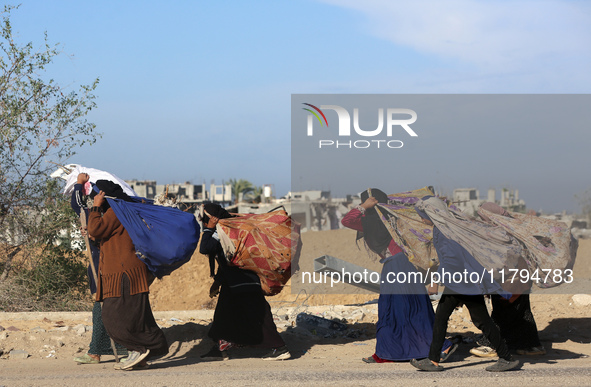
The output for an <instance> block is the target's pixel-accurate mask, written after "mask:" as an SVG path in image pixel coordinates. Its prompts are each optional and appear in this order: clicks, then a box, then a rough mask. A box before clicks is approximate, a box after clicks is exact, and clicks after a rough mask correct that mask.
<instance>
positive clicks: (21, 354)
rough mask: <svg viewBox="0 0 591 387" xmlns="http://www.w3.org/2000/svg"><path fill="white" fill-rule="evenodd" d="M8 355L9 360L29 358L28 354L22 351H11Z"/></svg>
mask: <svg viewBox="0 0 591 387" xmlns="http://www.w3.org/2000/svg"><path fill="white" fill-rule="evenodd" d="M8 355H9V357H10V360H13V359H26V358H28V357H29V353H28V352H27V351H23V350H21V349H13V350H12V351H10V353H9V354H8Z"/></svg>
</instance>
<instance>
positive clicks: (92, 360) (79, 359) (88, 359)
mask: <svg viewBox="0 0 591 387" xmlns="http://www.w3.org/2000/svg"><path fill="white" fill-rule="evenodd" d="M95 356H98V355H95ZM100 359H101V358H100V356H99V358H98V359H97V358H96V357H93V356H91V355H90V354H88V353H85V354H84V355H82V356H76V357H75V358H74V361H75V362H76V363H79V364H98V363H100V362H101V360H100Z"/></svg>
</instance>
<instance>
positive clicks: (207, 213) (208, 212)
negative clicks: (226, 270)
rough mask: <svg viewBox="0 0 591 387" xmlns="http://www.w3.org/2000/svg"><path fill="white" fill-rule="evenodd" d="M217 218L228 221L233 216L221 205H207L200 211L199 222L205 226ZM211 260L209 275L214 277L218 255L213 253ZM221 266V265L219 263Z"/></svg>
mask: <svg viewBox="0 0 591 387" xmlns="http://www.w3.org/2000/svg"><path fill="white" fill-rule="evenodd" d="M212 216H213V217H216V218H218V219H227V218H231V217H232V215H231V214H230V213H229V212H228V211H226V209H224V208H222V206H220V205H219V204H215V203H206V204H203V205H202V206H201V207H200V209H199V220H200V221H201V223H202V224H203V227H204V228H205V225H206V224H207V223H209V219H210V218H211V217H212ZM208 258H209V274H210V275H211V276H212V277H213V276H214V274H215V261H216V253H213V252H212V253H211V254H209V256H208ZM219 264H220V263H219Z"/></svg>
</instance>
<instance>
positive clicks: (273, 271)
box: [216, 210, 302, 296]
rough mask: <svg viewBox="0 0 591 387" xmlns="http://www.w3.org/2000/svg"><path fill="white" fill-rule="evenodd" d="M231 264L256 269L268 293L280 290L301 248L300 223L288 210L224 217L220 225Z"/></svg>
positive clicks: (275, 292) (222, 238)
mask: <svg viewBox="0 0 591 387" xmlns="http://www.w3.org/2000/svg"><path fill="white" fill-rule="evenodd" d="M216 229H217V232H218V235H219V236H220V242H221V244H222V248H223V249H224V253H225V255H226V258H227V259H228V262H229V263H230V264H231V265H234V266H237V267H240V268H243V269H247V270H252V271H254V272H255V273H257V274H258V276H259V278H260V279H261V287H262V289H263V292H264V293H265V295H268V296H273V295H275V294H278V293H279V292H280V291H281V289H283V286H284V285H285V283H286V282H287V281H288V280H289V278H290V277H291V266H292V262H297V260H298V258H299V255H300V252H301V247H302V243H301V239H300V225H299V223H297V222H294V221H292V219H291V217H290V216H289V215H287V212H285V211H284V210H276V211H272V212H269V213H266V214H243V215H239V216H237V217H234V218H228V219H220V221H219V222H218V224H217V226H216Z"/></svg>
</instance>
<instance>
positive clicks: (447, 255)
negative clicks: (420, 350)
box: [411, 196, 519, 372]
mask: <svg viewBox="0 0 591 387" xmlns="http://www.w3.org/2000/svg"><path fill="white" fill-rule="evenodd" d="M415 210H416V211H417V213H418V214H419V216H420V217H421V218H422V219H423V222H424V223H425V224H428V225H430V226H433V245H434V246H435V250H436V251H437V256H438V258H439V269H438V270H439V273H441V274H442V275H441V278H443V279H444V281H442V283H443V284H444V285H445V290H444V292H443V294H442V295H441V299H440V300H439V304H438V305H437V311H436V312H435V324H434V326H433V342H432V343H431V346H430V350H429V357H428V358H425V359H421V360H416V359H413V360H412V361H411V364H412V365H413V366H415V367H416V368H418V369H420V370H423V371H429V372H433V371H443V367H442V366H440V365H439V363H440V362H441V360H440V351H441V347H442V345H443V342H444V340H445V335H446V334H447V323H448V321H449V318H450V316H451V314H452V313H453V311H454V309H455V308H456V307H458V306H461V305H465V306H466V308H467V309H468V311H469V312H470V318H471V319H472V322H473V323H474V325H475V326H476V327H477V328H478V329H480V330H481V331H482V332H483V333H484V335H485V336H486V338H487V339H488V340H489V341H490V342H491V343H492V345H493V347H494V348H495V349H496V351H497V353H498V356H499V360H498V361H497V362H496V363H495V364H493V365H492V366H489V367H487V368H486V370H487V371H491V372H502V371H508V370H510V369H513V368H516V367H517V366H519V361H517V360H514V359H513V357H512V356H511V353H510V352H509V349H508V348H507V344H506V343H505V340H504V339H503V338H502V337H501V334H500V332H499V329H498V328H497V326H496V325H495V323H494V322H493V320H492V319H491V317H490V315H489V314H488V310H487V309H486V304H485V303H484V296H483V294H490V293H501V294H505V295H506V293H505V292H504V291H503V289H502V288H501V286H500V285H499V284H498V283H497V282H496V281H492V280H491V278H490V277H488V278H483V279H482V281H473V280H472V278H473V276H472V274H473V273H483V274H484V273H486V272H485V271H484V268H483V266H482V265H481V264H480V263H479V262H478V261H476V259H475V258H474V257H473V256H472V255H471V254H470V253H469V252H468V251H467V250H466V249H465V248H464V247H462V245H460V244H459V243H458V242H457V241H455V240H453V239H451V238H449V237H448V236H446V235H445V234H444V233H443V232H442V230H440V228H441V229H445V230H446V232H447V233H448V234H453V232H454V231H457V232H458V234H461V232H462V230H465V229H469V228H470V221H469V220H468V219H467V218H462V219H457V218H456V217H455V216H454V215H453V214H452V212H451V211H450V210H449V209H448V208H447V205H446V204H445V203H444V202H443V201H442V200H441V199H439V198H436V197H433V196H429V197H425V198H423V199H422V200H421V201H419V202H418V203H417V204H416V205H415ZM462 223H463V224H462ZM470 234H472V233H470ZM475 243H476V242H475ZM444 272H447V273H449V274H451V276H449V277H446V276H445V275H443V273H444ZM454 273H467V277H466V278H469V279H470V280H467V281H464V280H460V281H455V280H453V278H454V276H453V274H454ZM437 286H438V284H432V286H431V289H430V293H437Z"/></svg>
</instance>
